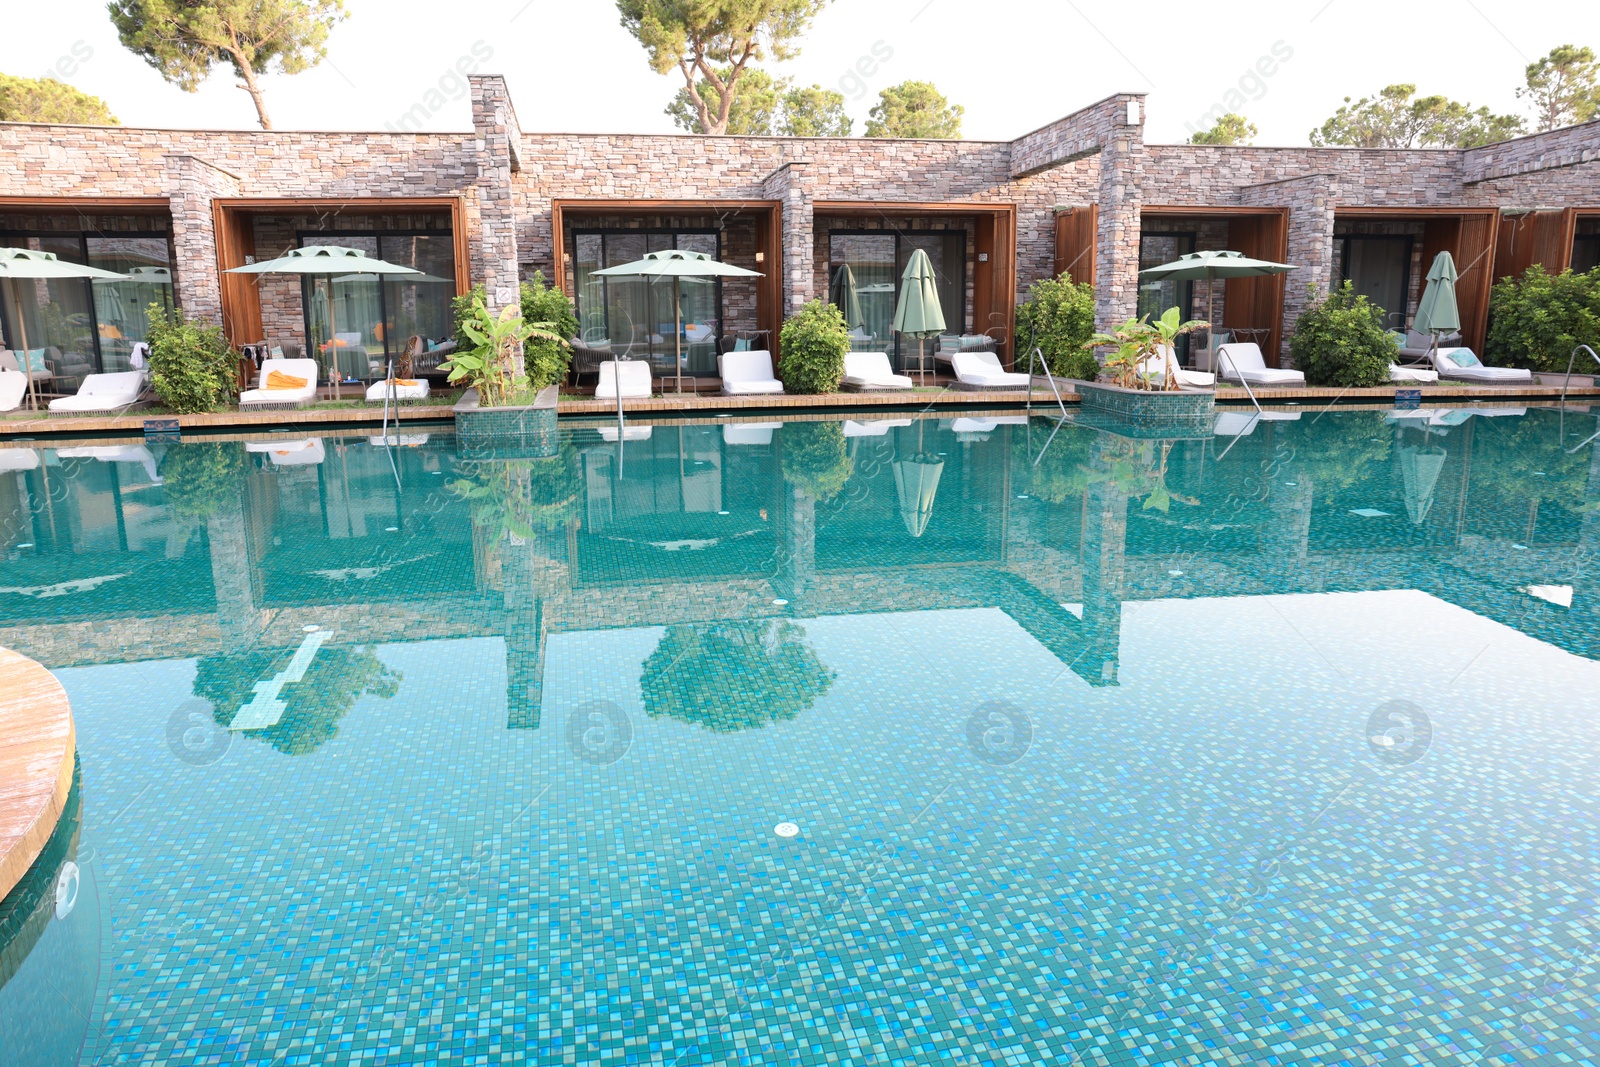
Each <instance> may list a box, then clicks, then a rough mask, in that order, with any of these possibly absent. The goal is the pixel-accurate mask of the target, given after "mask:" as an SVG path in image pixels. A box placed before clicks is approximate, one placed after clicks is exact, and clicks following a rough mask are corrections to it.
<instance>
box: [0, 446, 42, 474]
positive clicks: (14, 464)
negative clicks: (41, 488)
mask: <svg viewBox="0 0 1600 1067" xmlns="http://www.w3.org/2000/svg"><path fill="white" fill-rule="evenodd" d="M38 469H39V453H37V452H35V451H34V450H33V449H31V448H0V471H31V470H38Z"/></svg>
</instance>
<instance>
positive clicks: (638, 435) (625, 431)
mask: <svg viewBox="0 0 1600 1067" xmlns="http://www.w3.org/2000/svg"><path fill="white" fill-rule="evenodd" d="M653 430H655V427H654V426H624V427H622V433H621V434H620V435H619V434H618V433H617V428H616V427H615V426H602V427H600V440H602V441H609V442H611V443H612V444H615V443H616V442H617V440H618V439H619V437H620V439H621V440H623V441H648V440H650V434H651V432H652V431H653Z"/></svg>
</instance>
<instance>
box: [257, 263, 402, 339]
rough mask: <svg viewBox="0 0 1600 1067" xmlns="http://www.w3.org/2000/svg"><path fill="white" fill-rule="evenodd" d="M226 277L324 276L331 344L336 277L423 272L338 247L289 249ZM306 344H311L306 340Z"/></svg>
mask: <svg viewBox="0 0 1600 1067" xmlns="http://www.w3.org/2000/svg"><path fill="white" fill-rule="evenodd" d="M226 273H228V274H299V275H313V276H326V277H327V278H328V280H329V281H328V339H329V340H330V341H331V340H333V281H334V280H335V279H336V277H337V276H338V275H351V274H407V275H418V276H420V275H421V274H422V272H421V271H420V270H415V269H413V268H411V267H402V266H400V264H398V263H389V262H386V261H384V260H381V259H374V258H373V257H372V256H369V255H367V254H366V253H365V252H363V251H362V250H361V249H359V248H340V247H339V246H337V245H306V246H305V247H304V248H291V249H289V251H287V252H285V253H284V254H283V255H281V256H279V257H278V258H277V259H269V260H267V261H265V262H263V263H246V264H245V265H244V266H242V267H233V268H230V269H229V270H228V271H227V272H226ZM307 340H312V339H311V338H307Z"/></svg>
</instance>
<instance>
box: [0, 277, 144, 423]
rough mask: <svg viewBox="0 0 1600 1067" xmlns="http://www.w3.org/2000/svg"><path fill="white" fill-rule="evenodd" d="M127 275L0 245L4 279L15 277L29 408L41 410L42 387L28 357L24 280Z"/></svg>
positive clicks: (18, 336) (13, 294)
mask: <svg viewBox="0 0 1600 1067" xmlns="http://www.w3.org/2000/svg"><path fill="white" fill-rule="evenodd" d="M127 277H128V276H127V275H126V274H118V273H117V272H116V271H110V270H101V269H100V268H99V267H88V266H85V265H83V264H82V263H70V262H68V261H66V260H62V259H57V258H56V254H55V253H54V252H35V251H34V250H33V249H31V248H0V281H3V280H5V279H8V278H9V279H11V286H12V290H11V294H12V297H13V298H14V299H15V300H16V303H17V337H16V343H17V348H18V350H19V352H20V353H21V357H22V358H21V359H20V360H19V362H20V363H21V365H22V369H23V371H24V372H25V373H26V374H27V375H28V407H29V408H30V409H32V410H34V411H37V410H38V409H39V387H38V386H37V385H35V384H34V381H33V360H32V359H31V358H30V357H29V356H28V325H27V322H26V319H25V316H24V314H23V304H22V287H21V285H20V284H19V283H20V282H24V281H37V280H39V279H41V278H43V279H45V280H47V281H48V280H50V279H53V278H108V279H113V280H115V281H126V280H127Z"/></svg>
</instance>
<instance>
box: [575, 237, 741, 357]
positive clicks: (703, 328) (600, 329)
mask: <svg viewBox="0 0 1600 1067" xmlns="http://www.w3.org/2000/svg"><path fill="white" fill-rule="evenodd" d="M574 241H575V243H576V249H577V254H576V256H575V257H574V270H575V277H576V292H577V300H576V304H577V315H578V328H579V330H580V331H581V333H582V336H583V340H584V341H585V342H586V343H587V344H589V345H591V346H593V347H596V348H603V349H604V348H608V349H610V351H612V352H613V353H615V354H617V355H619V356H623V357H624V358H627V359H643V360H649V361H650V365H651V368H652V369H653V370H654V372H655V373H656V374H657V375H671V374H672V373H673V362H674V360H675V359H676V358H677V357H678V355H679V354H680V353H681V354H682V358H683V362H682V368H683V373H684V374H687V375H692V376H712V375H715V374H716V373H717V340H718V338H719V337H720V336H721V334H722V283H721V281H719V280H717V279H715V278H682V279H679V280H678V284H676V285H675V284H674V282H673V279H671V278H667V279H647V278H607V277H596V276H595V272H596V271H598V270H603V269H605V268H607V267H620V266H622V265H623V264H624V263H632V262H634V261H635V260H639V259H643V258H644V255H645V253H646V252H662V251H666V250H668V249H673V248H677V249H682V250H683V251H686V252H703V253H705V254H706V255H708V256H710V257H711V258H712V259H721V258H722V244H721V242H722V239H721V236H720V235H719V234H718V233H717V232H716V231H715V230H579V231H577V232H576V233H575V235H574ZM674 298H676V299H677V301H678V303H677V305H676V307H675V306H674V304H673V301H674Z"/></svg>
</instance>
